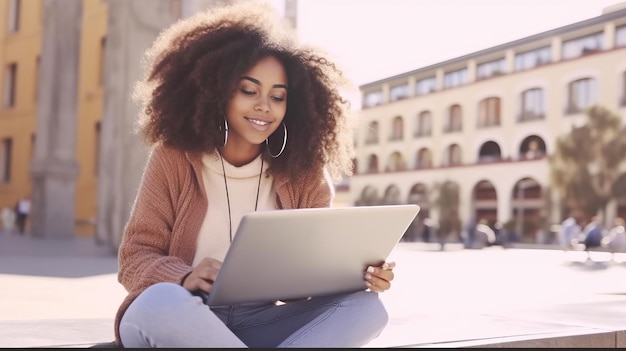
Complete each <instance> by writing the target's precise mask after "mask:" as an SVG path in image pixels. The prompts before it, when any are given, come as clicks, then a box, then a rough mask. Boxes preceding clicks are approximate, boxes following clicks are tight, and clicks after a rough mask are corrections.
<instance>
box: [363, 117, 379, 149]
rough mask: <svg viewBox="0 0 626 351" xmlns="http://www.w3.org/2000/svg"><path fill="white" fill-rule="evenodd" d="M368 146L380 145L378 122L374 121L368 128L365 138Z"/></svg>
mask: <svg viewBox="0 0 626 351" xmlns="http://www.w3.org/2000/svg"><path fill="white" fill-rule="evenodd" d="M365 143H366V144H376V143H378V122H376V121H374V122H371V123H370V124H369V126H368V127H367V136H366V137H365Z"/></svg>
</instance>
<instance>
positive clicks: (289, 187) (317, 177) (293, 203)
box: [277, 169, 335, 208]
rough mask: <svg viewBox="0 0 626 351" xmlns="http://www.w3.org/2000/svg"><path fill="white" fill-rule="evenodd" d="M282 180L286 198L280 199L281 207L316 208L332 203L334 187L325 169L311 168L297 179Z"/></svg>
mask: <svg viewBox="0 0 626 351" xmlns="http://www.w3.org/2000/svg"><path fill="white" fill-rule="evenodd" d="M283 182H284V183H285V188H286V189H285V190H286V192H287V198H286V199H285V198H282V199H281V204H282V208H316V207H330V206H331V205H332V201H333V197H334V195H335V191H334V190H335V188H334V187H333V184H332V181H331V178H330V175H329V174H328V172H327V171H326V169H319V170H312V171H311V172H308V173H307V174H306V175H304V176H303V177H301V178H299V179H298V181H293V180H292V181H289V180H287V179H285V180H283ZM277 191H278V190H277Z"/></svg>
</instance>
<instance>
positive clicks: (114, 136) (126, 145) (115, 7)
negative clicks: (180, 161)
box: [96, 0, 182, 252]
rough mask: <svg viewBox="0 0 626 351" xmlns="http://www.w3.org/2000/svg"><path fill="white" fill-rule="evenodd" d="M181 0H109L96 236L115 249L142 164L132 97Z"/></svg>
mask: <svg viewBox="0 0 626 351" xmlns="http://www.w3.org/2000/svg"><path fill="white" fill-rule="evenodd" d="M181 11H182V9H181V2H180V1H172V0H133V1H128V0H110V1H109V23H108V30H107V47H106V52H105V75H104V94H105V98H104V111H103V114H102V127H101V128H102V129H101V133H102V134H101V139H100V140H101V147H100V166H99V170H100V171H99V172H100V173H99V174H98V217H97V221H96V222H97V223H96V242H98V243H100V244H104V245H107V246H109V247H111V249H112V251H114V252H117V248H118V247H119V244H120V242H121V239H122V234H123V231H124V226H125V225H126V222H127V221H128V218H129V215H130V211H131V208H132V205H133V201H134V199H135V196H136V195H137V190H138V187H139V182H140V180H141V176H142V173H143V169H144V167H145V163H146V158H147V147H146V145H145V144H144V143H143V140H142V139H141V137H140V136H138V135H136V134H135V132H134V131H135V122H136V121H137V116H138V113H139V108H140V106H139V105H138V104H137V103H135V102H134V101H132V92H133V88H134V85H135V83H136V82H137V81H138V80H139V79H141V78H142V74H143V71H142V66H141V63H142V59H143V56H144V52H145V50H147V49H148V48H149V47H150V46H151V45H152V43H153V42H154V40H155V39H156V37H157V36H158V34H159V33H160V32H161V31H162V30H163V29H165V28H166V27H168V26H169V25H171V24H172V23H174V21H175V20H178V16H180V14H181Z"/></svg>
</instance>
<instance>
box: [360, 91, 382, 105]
mask: <svg viewBox="0 0 626 351" xmlns="http://www.w3.org/2000/svg"><path fill="white" fill-rule="evenodd" d="M382 102H383V92H382V91H374V92H371V93H367V94H365V98H364V99H363V107H364V108H367V107H373V106H377V105H380V104H382Z"/></svg>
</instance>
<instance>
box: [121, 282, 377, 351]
mask: <svg viewBox="0 0 626 351" xmlns="http://www.w3.org/2000/svg"><path fill="white" fill-rule="evenodd" d="M388 320H389V317H388V314H387V311H386V309H385V307H384V305H383V304H382V302H381V301H380V299H379V297H378V293H376V292H370V291H358V292H355V293H347V294H337V295H330V296H324V297H316V298H313V299H310V300H300V301H295V302H290V303H287V304H283V305H275V304H273V303H263V304H242V305H234V306H225V307H214V308H209V306H207V305H205V304H204V303H203V302H202V300H201V298H200V297H198V296H195V295H192V294H191V293H190V292H189V291H187V290H186V289H185V288H183V287H182V286H180V285H177V284H174V283H158V284H155V285H153V286H151V287H149V288H148V289H146V290H145V291H144V292H143V293H141V295H139V296H138V297H137V298H136V299H135V300H134V301H133V303H132V304H131V305H130V306H129V307H128V310H127V311H126V312H125V313H124V316H123V317H122V320H121V322H120V337H121V341H122V344H123V345H124V347H172V348H175V347H181V348H182V347H239V348H243V347H255V348H256V347H360V346H363V345H365V344H367V343H369V342H370V341H371V340H373V339H374V338H376V337H377V336H378V335H379V334H380V332H381V331H382V330H383V328H384V327H385V326H386V325H387V322H388Z"/></svg>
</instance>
